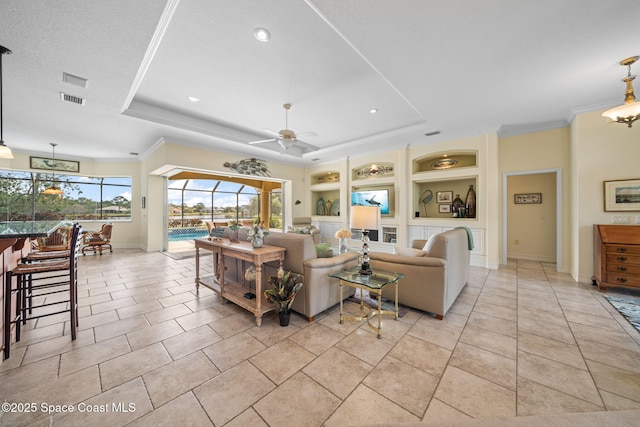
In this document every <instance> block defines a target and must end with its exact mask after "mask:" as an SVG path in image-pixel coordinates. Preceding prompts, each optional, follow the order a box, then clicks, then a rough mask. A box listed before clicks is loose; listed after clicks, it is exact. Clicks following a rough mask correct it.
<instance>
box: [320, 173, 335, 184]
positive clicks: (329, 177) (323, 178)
mask: <svg viewBox="0 0 640 427" xmlns="http://www.w3.org/2000/svg"><path fill="white" fill-rule="evenodd" d="M314 178H315V181H316V183H317V184H323V183H325V182H340V173H339V172H327V173H326V174H323V175H320V176H317V175H316V176H315V177H314Z"/></svg>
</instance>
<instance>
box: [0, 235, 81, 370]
mask: <svg viewBox="0 0 640 427" xmlns="http://www.w3.org/2000/svg"><path fill="white" fill-rule="evenodd" d="M81 228H82V227H81V226H80V225H78V224H74V226H73V230H72V234H71V241H70V248H69V250H68V251H66V252H67V255H68V256H67V257H63V258H55V259H45V260H35V261H34V260H33V259H32V260H30V262H28V263H22V264H18V265H17V266H16V267H15V268H14V269H13V270H10V271H7V272H6V273H5V294H4V295H5V304H4V314H5V319H4V320H5V321H4V358H5V359H8V358H9V355H10V344H11V325H12V324H15V325H16V342H19V341H20V332H21V331H20V330H21V324H26V322H27V320H32V319H38V318H41V317H45V316H52V315H54V314H60V313H66V312H69V313H70V318H71V339H72V340H75V339H76V328H77V326H78V278H77V276H78V274H77V270H78V268H77V267H78V253H79V251H80V231H81ZM25 258H27V257H25ZM14 276H15V277H16V281H15V282H16V285H15V287H14V286H13V277H14ZM61 293H68V294H69V298H68V299H64V300H59V299H55V298H54V300H53V301H52V302H47V299H46V297H48V296H53V295H57V294H61ZM14 295H15V297H16V298H15V301H16V302H15V311H13V310H12V307H11V305H12V304H11V302H12V299H13V296H14ZM34 296H35V297H45V299H44V300H43V301H42V303H41V304H39V305H37V306H34V305H33V297H34ZM56 305H64V307H63V308H62V309H60V310H57V311H51V312H48V309H47V310H46V311H47V312H44V313H41V314H35V315H34V313H33V312H34V309H35V310H36V311H38V310H42V309H45V308H46V307H52V306H56ZM12 313H15V316H14V317H13V318H12Z"/></svg>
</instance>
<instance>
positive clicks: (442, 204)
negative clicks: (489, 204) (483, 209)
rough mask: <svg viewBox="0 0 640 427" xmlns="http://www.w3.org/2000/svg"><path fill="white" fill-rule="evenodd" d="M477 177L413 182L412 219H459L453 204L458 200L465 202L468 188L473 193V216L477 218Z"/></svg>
mask: <svg viewBox="0 0 640 427" xmlns="http://www.w3.org/2000/svg"><path fill="white" fill-rule="evenodd" d="M477 182H478V180H477V177H475V176H474V177H465V178H455V179H444V180H434V181H415V182H414V184H413V185H414V191H413V194H414V200H413V207H414V215H413V216H414V218H416V219H421V218H439V219H442V218H459V216H458V215H456V213H457V212H456V209H455V208H454V204H455V202H456V199H457V198H459V199H460V200H461V201H462V202H463V203H464V202H465V201H466V197H467V194H468V192H469V189H470V188H473V192H474V193H475V196H476V197H475V199H476V205H475V215H474V217H472V218H467V217H466V216H465V218H466V219H476V218H477V217H478V207H477V199H478V197H477V191H478V188H477V187H478V186H477Z"/></svg>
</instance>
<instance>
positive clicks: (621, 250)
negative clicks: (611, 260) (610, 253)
mask: <svg viewBox="0 0 640 427" xmlns="http://www.w3.org/2000/svg"><path fill="white" fill-rule="evenodd" d="M616 250H617V251H618V252H627V248H616Z"/></svg>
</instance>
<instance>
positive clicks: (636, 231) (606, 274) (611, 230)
mask: <svg viewBox="0 0 640 427" xmlns="http://www.w3.org/2000/svg"><path fill="white" fill-rule="evenodd" d="M591 280H592V281H593V284H594V285H598V289H600V291H601V292H606V291H607V287H613V286H625V287H629V288H640V226H637V225H601V224H595V225H594V226H593V277H592V278H591Z"/></svg>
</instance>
